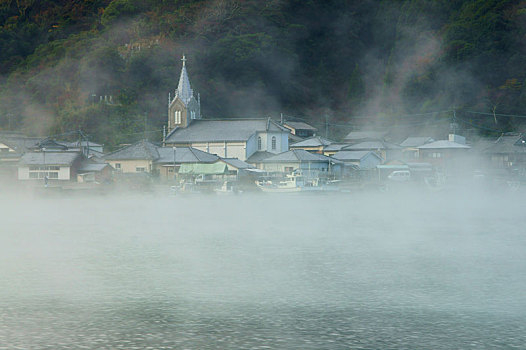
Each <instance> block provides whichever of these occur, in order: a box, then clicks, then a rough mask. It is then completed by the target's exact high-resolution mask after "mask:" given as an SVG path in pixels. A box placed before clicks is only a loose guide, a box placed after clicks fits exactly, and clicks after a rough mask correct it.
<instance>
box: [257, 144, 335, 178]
mask: <svg viewBox="0 0 526 350" xmlns="http://www.w3.org/2000/svg"><path fill="white" fill-rule="evenodd" d="M261 168H262V169H263V170H265V171H268V172H280V173H291V172H293V171H295V170H301V171H303V172H304V173H305V174H308V175H309V176H320V175H322V174H324V173H325V174H340V173H341V168H342V162H340V161H339V160H337V159H333V158H331V157H327V156H324V155H321V154H317V153H311V152H307V151H305V150H302V149H293V150H290V151H287V152H283V153H281V154H277V155H275V156H272V157H269V158H267V159H265V160H263V161H262V162H261Z"/></svg>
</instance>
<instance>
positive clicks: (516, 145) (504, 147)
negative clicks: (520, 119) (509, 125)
mask: <svg viewBox="0 0 526 350" xmlns="http://www.w3.org/2000/svg"><path fill="white" fill-rule="evenodd" d="M485 152H487V153H524V152H526V139H525V137H524V135H523V134H520V133H511V132H510V133H504V134H502V135H501V136H499V138H498V139H497V140H496V141H495V142H494V143H493V144H491V145H489V146H488V148H487V149H486V150H485Z"/></svg>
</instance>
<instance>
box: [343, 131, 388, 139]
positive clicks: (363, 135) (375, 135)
mask: <svg viewBox="0 0 526 350" xmlns="http://www.w3.org/2000/svg"><path fill="white" fill-rule="evenodd" d="M386 135H387V131H376V130H362V131H351V132H350V133H348V134H347V136H345V138H344V140H345V141H350V142H353V141H354V142H357V141H363V140H381V139H383V138H384V137H385V136H386Z"/></svg>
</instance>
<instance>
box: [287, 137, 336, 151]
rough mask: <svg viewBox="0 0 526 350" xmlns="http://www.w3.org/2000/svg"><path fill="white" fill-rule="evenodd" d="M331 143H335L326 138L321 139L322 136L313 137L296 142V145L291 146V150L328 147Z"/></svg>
mask: <svg viewBox="0 0 526 350" xmlns="http://www.w3.org/2000/svg"><path fill="white" fill-rule="evenodd" d="M331 143H333V141H331V140H328V139H325V138H323V137H320V136H313V137H310V138H308V139H305V140H303V141H300V142H296V143H294V144H292V145H290V148H303V147H319V146H328V145H330V144H331Z"/></svg>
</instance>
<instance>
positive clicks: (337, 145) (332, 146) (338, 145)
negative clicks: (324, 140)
mask: <svg viewBox="0 0 526 350" xmlns="http://www.w3.org/2000/svg"><path fill="white" fill-rule="evenodd" d="M350 145H351V144H350V143H341V142H335V143H331V144H330V145H328V146H326V147H325V148H324V149H323V151H324V152H327V151H340V150H341V149H342V148H345V147H349V146H350Z"/></svg>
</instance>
